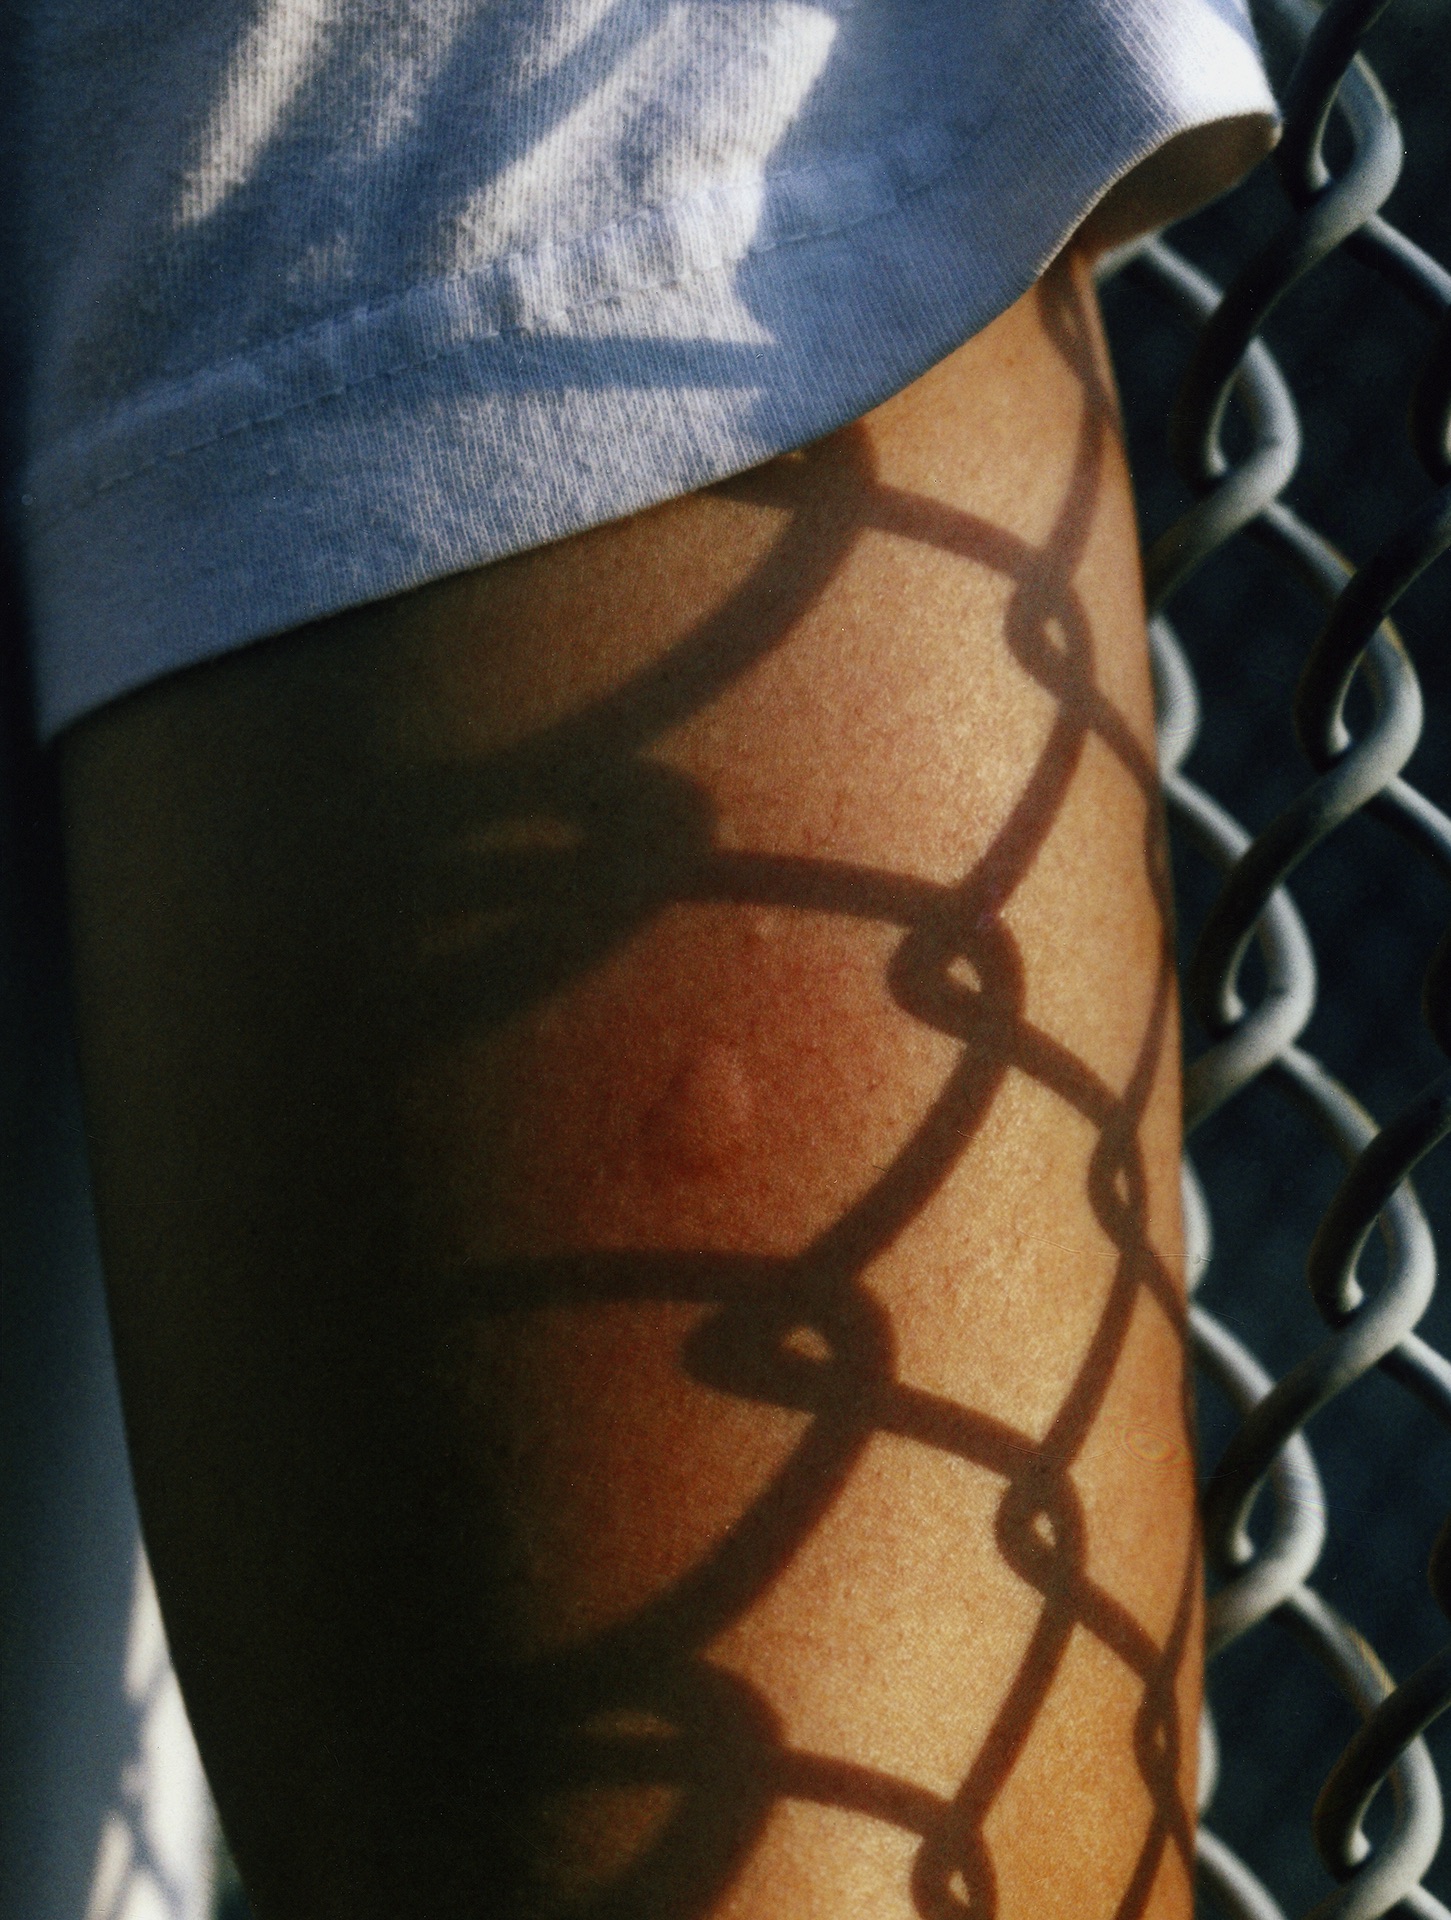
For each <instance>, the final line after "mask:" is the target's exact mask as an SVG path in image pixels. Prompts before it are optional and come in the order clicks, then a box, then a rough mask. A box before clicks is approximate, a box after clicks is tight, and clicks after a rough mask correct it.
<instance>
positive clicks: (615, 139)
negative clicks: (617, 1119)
mask: <svg viewBox="0 0 1451 1920" xmlns="http://www.w3.org/2000/svg"><path fill="white" fill-rule="evenodd" d="M21 14H22V15H23V27H22V29H21V30H20V35H19V37H20V39H21V41H22V43H23V44H22V46H21V49H20V61H21V67H22V69H23V72H24V75H25V79H24V84H23V86H22V89H21V94H22V99H23V100H24V102H25V103H26V104H25V106H24V108H23V111H22V116H21V132H20V135H19V137H18V138H17V140H16V142H15V145H14V148H13V149H12V153H11V159H10V171H11V175H12V185H13V188H14V191H13V192H12V195H11V209H12V210H11V213H10V215H9V219H10V221H11V223H12V226H13V227H14V228H15V233H14V239H13V248H14V251H15V253H16V255H17V258H18V262H19V273H20V276H21V278H22V280H23V284H24V286H25V289H26V293H25V299H24V302H23V325H22V334H23V338H22V339H21V340H20V343H19V350H18V353H17V357H16V364H17V365H19V366H21V367H23V368H24V382H25V391H24V395H23V406H22V407H21V409H20V410H19V411H20V416H21V418H22V422H23V425H22V428H21V429H20V430H19V439H20V441H21V443H22V444H21V445H20V447H19V450H18V453H17V456H16V465H17V466H18V468H19V482H18V485H19V493H20V500H21V507H22V514H21V525H22V529H23V531H22V542H23V549H24V556H25V565H26V570H27V577H28V591H29V601H30V606H31V617H32V624H33V631H34V636H35V649H36V652H35V679H36V683H37V688H38V698H39V705H40V721H41V726H42V729H43V731H44V732H46V733H48V734H49V733H54V732H55V731H56V730H58V729H59V728H61V727H63V726H64V725H66V724H67V722H69V721H71V720H73V719H74V718H76V717H77V716H79V715H81V714H83V713H85V712H86V711H88V710H89V709H91V708H93V707H95V706H96V705H98V704H99V703H101V702H104V701H106V700H109V699H111V698H113V697H115V696H116V695H118V694H120V693H123V692H125V691H127V690H128V689H130V688H133V687H136V686H138V685H140V684H142V683H144V682H145V681H147V680H148V679H150V678H152V677H154V676H156V675H159V674H162V673H165V672H168V671H170V670H172V669H175V668H177V667H181V666H184V665H187V664H189V663H191V662H194V661H197V660H200V659H203V658H206V657H209V656H212V655H215V654H218V653H220V652H223V651H225V650H227V649H230V648H234V647H237V646H240V645H243V644H245V643H246V642H248V641H251V640H254V639H257V638H260V637H262V636H264V635H268V634H273V633H278V632H282V631H285V630H286V629H288V628H291V627H294V626H297V625H299V624H301V623H302V622H304V621H307V620H311V619H314V618H317V617H319V616H322V615H326V614H328V613H332V612H336V611H339V610H341V609H342V608H344V607H348V606H352V605H356V604H359V603H361V602H364V601H368V600H372V599H377V598H380V597H382V596H385V595H388V594H393V593H396V592H398V591H400V590H402V589H405V588H408V587H412V586H415V585H418V584H421V583H422V582H424V581H427V580H430V579H434V578H437V577H439V576H441V575H444V574H447V573H452V572H456V571H458V570H460V569H462V568H466V567H470V566H475V565H478V564H480V563H482V562H484V561H488V560H491V559H495V558H498V557H500V556H502V555H505V554H509V553H512V552H516V551H519V550H521V549H524V548H528V547H533V546H537V545H540V544H542V543H543V542H546V541H549V540H553V539H556V538H558V537H560V536H562V535H565V534H568V533H572V532H575V531H578V530H580V529H582V528H585V527H588V526H591V525H594V524H596V523H598V522H601V521H604V520H609V519H613V518H615V517H617V516H619V515H622V514H626V513H629V512H632V511H634V510H635V509H637V508H640V507H643V506H646V505H649V504H651V503H653V502H656V501H659V500H662V499H665V498H668V497H670V496H672V495H675V494H679V493H682V492H685V491H688V490H689V489H691V488H694V487H698V486H701V485H704V484H706V483H708V482H710V481H713V480H717V479H721V478H724V477H725V476H727V475H729V474H731V473H733V472H737V471H739V470H741V469H743V468H745V467H748V466H751V465H754V464H755V463H757V462H759V461H761V460H763V459H766V458H768V457H770V456H771V455H773V454H776V453H780V452H783V451H785V450H787V449H788V448H791V447H794V446H799V445H801V444H803V443H804V442H806V441H808V440H811V439H813V438H815V437H817V436H819V435H821V434H823V433H825V432H827V431H829V430H830V429H832V428H833V427H835V426H838V425H840V424H841V423H842V422H844V421H847V420H850V419H853V418H855V417H856V416H857V415H859V414H861V413H863V412H864V411H866V410H867V409H868V408H869V407H871V406H873V405H874V404H875V403H877V402H878V401H880V400H882V399H884V398H886V397H887V396H888V395H889V394H891V393H893V392H895V391H897V390H898V389H900V388H901V387H903V386H905V385H906V384H907V383H908V382H910V381H911V380H913V379H914V378H915V377H916V376H917V375H918V374H920V373H922V372H923V371H924V370H925V369H926V368H928V367H929V366H931V365H932V364H933V363H934V362H935V361H937V360H939V359H940V358H942V357H943V356H944V355H945V354H947V353H949V352H950V351H951V350H952V349H953V348H954V347H956V346H958V345H959V344H960V343H961V342H962V341H963V340H965V339H966V338H967V337H968V336H969V335H971V334H972V333H974V332H976V331H977V330H978V329H979V328H981V327H982V326H984V325H985V324H986V323H987V322H988V321H989V320H991V319H992V318H993V317H994V316H995V315H996V314H998V313H999V312H1001V311H1002V310H1003V309H1004V308H1005V307H1007V306H1008V305H1009V304H1011V302H1012V301H1013V300H1014V299H1015V298H1016V297H1017V296H1018V295H1019V294H1020V293H1021V292H1022V291H1023V290H1024V289H1025V288H1026V287H1028V286H1029V285H1030V284H1031V283H1032V281H1033V280H1034V279H1035V278H1036V276H1037V275H1038V274H1039V273H1040V272H1041V271H1042V270H1043V268H1044V266H1045V265H1046V264H1047V263H1048V262H1049V261H1050V260H1051V259H1052V257H1053V256H1054V254H1055V253H1057V252H1058V251H1059V250H1060V248H1061V247H1062V246H1063V244H1064V242H1065V240H1067V239H1068V237H1069V236H1070V235H1072V234H1073V232H1074V231H1075V229H1077V228H1078V227H1079V226H1080V224H1081V223H1082V222H1083V221H1084V219H1085V217H1086V216H1088V215H1089V214H1090V212H1091V211H1092V210H1093V209H1094V208H1095V207H1096V206H1097V205H1099V203H1100V202H1102V201H1103V200H1104V198H1105V196H1106V195H1108V194H1109V193H1110V191H1111V190H1113V189H1115V188H1118V187H1120V183H1122V182H1124V181H1125V180H1126V178H1127V177H1128V176H1130V175H1132V174H1133V173H1134V171H1135V169H1137V168H1140V167H1141V166H1143V164H1144V163H1146V162H1150V161H1152V159H1153V156H1155V155H1156V154H1162V152H1163V150H1164V149H1165V148H1166V147H1167V146H1168V144H1169V143H1170V142H1174V141H1176V140H1177V139H1178V137H1179V136H1182V135H1185V134H1188V133H1191V132H1194V131H1195V130H1201V131H1200V132H1199V137H1197V138H1195V139H1193V140H1190V141H1188V142H1184V141H1182V140H1181V141H1179V143H1178V147H1177V148H1176V149H1175V151H1177V152H1182V153H1185V154H1187V155H1188V156H1189V159H1188V161H1187V163H1186V164H1182V165H1179V166H1176V167H1174V168H1170V169H1168V170H1167V172H1166V170H1165V169H1163V168H1162V167H1161V168H1160V174H1159V177H1158V178H1157V180H1156V184H1155V194H1156V196H1157V198H1156V200H1155V205H1156V207H1157V210H1158V211H1159V212H1160V213H1167V212H1178V211H1187V210H1188V208H1189V206H1191V205H1193V204H1195V203H1197V202H1198V201H1201V200H1203V199H1207V198H1209V197H1211V196H1212V195H1213V194H1215V193H1216V192H1219V191H1221V190H1223V189H1224V188H1226V187H1227V186H1229V185H1230V184H1232V182H1233V180H1234V178H1235V177H1237V175H1238V173H1239V172H1241V171H1242V170H1243V169H1244V167H1245V166H1246V165H1247V164H1248V163H1249V162H1250V161H1251V160H1252V159H1253V158H1255V157H1257V155H1258V154H1259V153H1260V152H1262V151H1263V150H1264V149H1265V148H1266V147H1267V146H1268V144H1269V142H1270V140H1271V139H1272V137H1273V128H1274V105H1273V101H1272V98H1271V95H1270V93H1269V90H1268V87H1267V83H1266V81H1265V78H1264V75H1263V72H1262V70H1261V66H1260V62H1259V58H1258V54H1257V51H1256V48H1255V44H1254V39H1253V35H1252V32H1251V29H1250V26H1249V22H1248V19H1247V17H1246V14H1245V12H1244V10H1243V7H1242V5H1241V4H1240V0H553V3H552V4H549V5H542V4H539V0H370V3H369V4H368V5H367V6H362V7H360V6H357V5H354V4H351V0H246V4H243V3H242V0H188V3H187V4H186V5H182V4H180V0H112V4H109V5H106V6H97V5H95V4H94V0H23V3H22V5H21ZM1166 179H1167V180H1168V183H1169V184H1168V188H1167V192H1168V200H1167V201H1166V199H1165V192H1166V187H1165V180H1166ZM1118 201H1119V204H1124V200H1123V194H1122V191H1121V192H1120V194H1119V196H1118ZM1128 203H1129V204H1131V203H1132V194H1131V193H1130V195H1129V202H1128Z"/></svg>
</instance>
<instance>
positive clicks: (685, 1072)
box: [640, 1040, 756, 1174]
mask: <svg viewBox="0 0 1451 1920" xmlns="http://www.w3.org/2000/svg"><path fill="white" fill-rule="evenodd" d="M755 1111H756V1096H755V1089H754V1088H753V1086H752V1085H751V1076H750V1073H749V1072H748V1070H747V1068H746V1063H745V1061H744V1059H743V1058H742V1057H741V1053H740V1050H739V1049H738V1048H736V1047H732V1046H729V1045H727V1044H726V1043H725V1042H724V1041H718V1040H712V1041H707V1042H706V1043H705V1044H704V1045H703V1046H701V1047H699V1048H698V1049H697V1050H696V1051H694V1052H693V1053H692V1054H691V1055H690V1056H689V1058H687V1059H686V1060H683V1061H682V1062H681V1064H680V1065H679V1066H678V1067H677V1068H676V1070H675V1072H674V1074H673V1075H672V1077H671V1080H670V1084H669V1085H668V1086H667V1087H666V1089H665V1091H664V1093H663V1094H662V1095H661V1096H660V1098H659V1099H658V1100H657V1101H656V1102H655V1104H654V1106H653V1107H651V1108H650V1109H649V1111H648V1112H647V1113H646V1115H645V1117H644V1120H643V1121H642V1122H641V1125H640V1145H641V1148H642V1149H643V1151H644V1153H645V1155H646V1156H647V1158H648V1159H650V1160H652V1161H655V1162H657V1163H658V1164H661V1165H664V1166H667V1167H670V1168H672V1169H675V1170H677V1171H679V1172H681V1173H692V1174H705V1173H714V1172H717V1171H718V1170H720V1169H721V1168H724V1167H727V1166H729V1165H731V1163H732V1162H733V1161H735V1160H737V1159H739V1158H740V1155H741V1154H742V1152H743V1151H744V1149H745V1147H746V1144H747V1142H748V1141H749V1139H750V1136H751V1130H752V1126H753V1123H754V1121H755Z"/></svg>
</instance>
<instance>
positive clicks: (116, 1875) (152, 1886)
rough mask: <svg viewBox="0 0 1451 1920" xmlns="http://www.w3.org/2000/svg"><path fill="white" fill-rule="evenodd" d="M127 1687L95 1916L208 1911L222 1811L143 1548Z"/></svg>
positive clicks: (159, 1917)
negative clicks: (125, 1738) (216, 1807)
mask: <svg viewBox="0 0 1451 1920" xmlns="http://www.w3.org/2000/svg"><path fill="white" fill-rule="evenodd" d="M125 1689H126V1704H127V1708H128V1711H129V1714H130V1718H131V1741H130V1752H129V1754H128V1756H127V1760H126V1764H125V1767H124V1769H123V1771H122V1773H121V1777H120V1781H119V1783H118V1786H117V1794H116V1800H115V1803H114V1805H113V1806H112V1808H111V1811H110V1812H109V1813H108V1814H107V1816H106V1819H105V1822H104V1824H103V1825H102V1828H101V1837H100V1841H99V1843H98V1845H97V1848H96V1861H95V1866H94V1868H93V1870H92V1874H91V1890H90V1897H89V1899H88V1900H87V1902H86V1920H206V1915H207V1914H208V1913H209V1912H210V1911H211V1902H212V1881H213V1878H214V1868H213V1860H214V1855H215V1852H216V1838H217V1833H216V1818H215V1815H214V1814H213V1812H212V1807H211V1799H210V1796H209V1794H208V1792H207V1786H206V1780H205V1778H204V1777H203V1774H202V1768H201V1761H200V1760H199V1759H198V1757H197V1750H196V1745H195V1742H194V1741H193V1739H192V1734H191V1728H190V1726H189V1725H188V1724H187V1718H186V1709H185V1708H184V1707H183V1706H182V1703H181V1691H180V1689H179V1687H178V1686H177V1683H176V1675H175V1674H174V1673H173V1672H172V1670H171V1660H170V1657H169V1655H168V1653H167V1647H166V1632H165V1629H164V1628H163V1626H162V1624H161V1613H160V1611H159V1609H158V1607H157V1604H156V1590H155V1588H154V1587H153V1586H152V1583H151V1570H150V1568H149V1567H148V1566H147V1564H146V1555H145V1553H144V1552H143V1551H142V1550H141V1549H140V1548H139V1547H138V1549H137V1553H136V1580H135V1586H134V1589H133V1595H132V1601H131V1624H130V1628H129V1630H128V1633H127V1641H126V1673H125Z"/></svg>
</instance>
